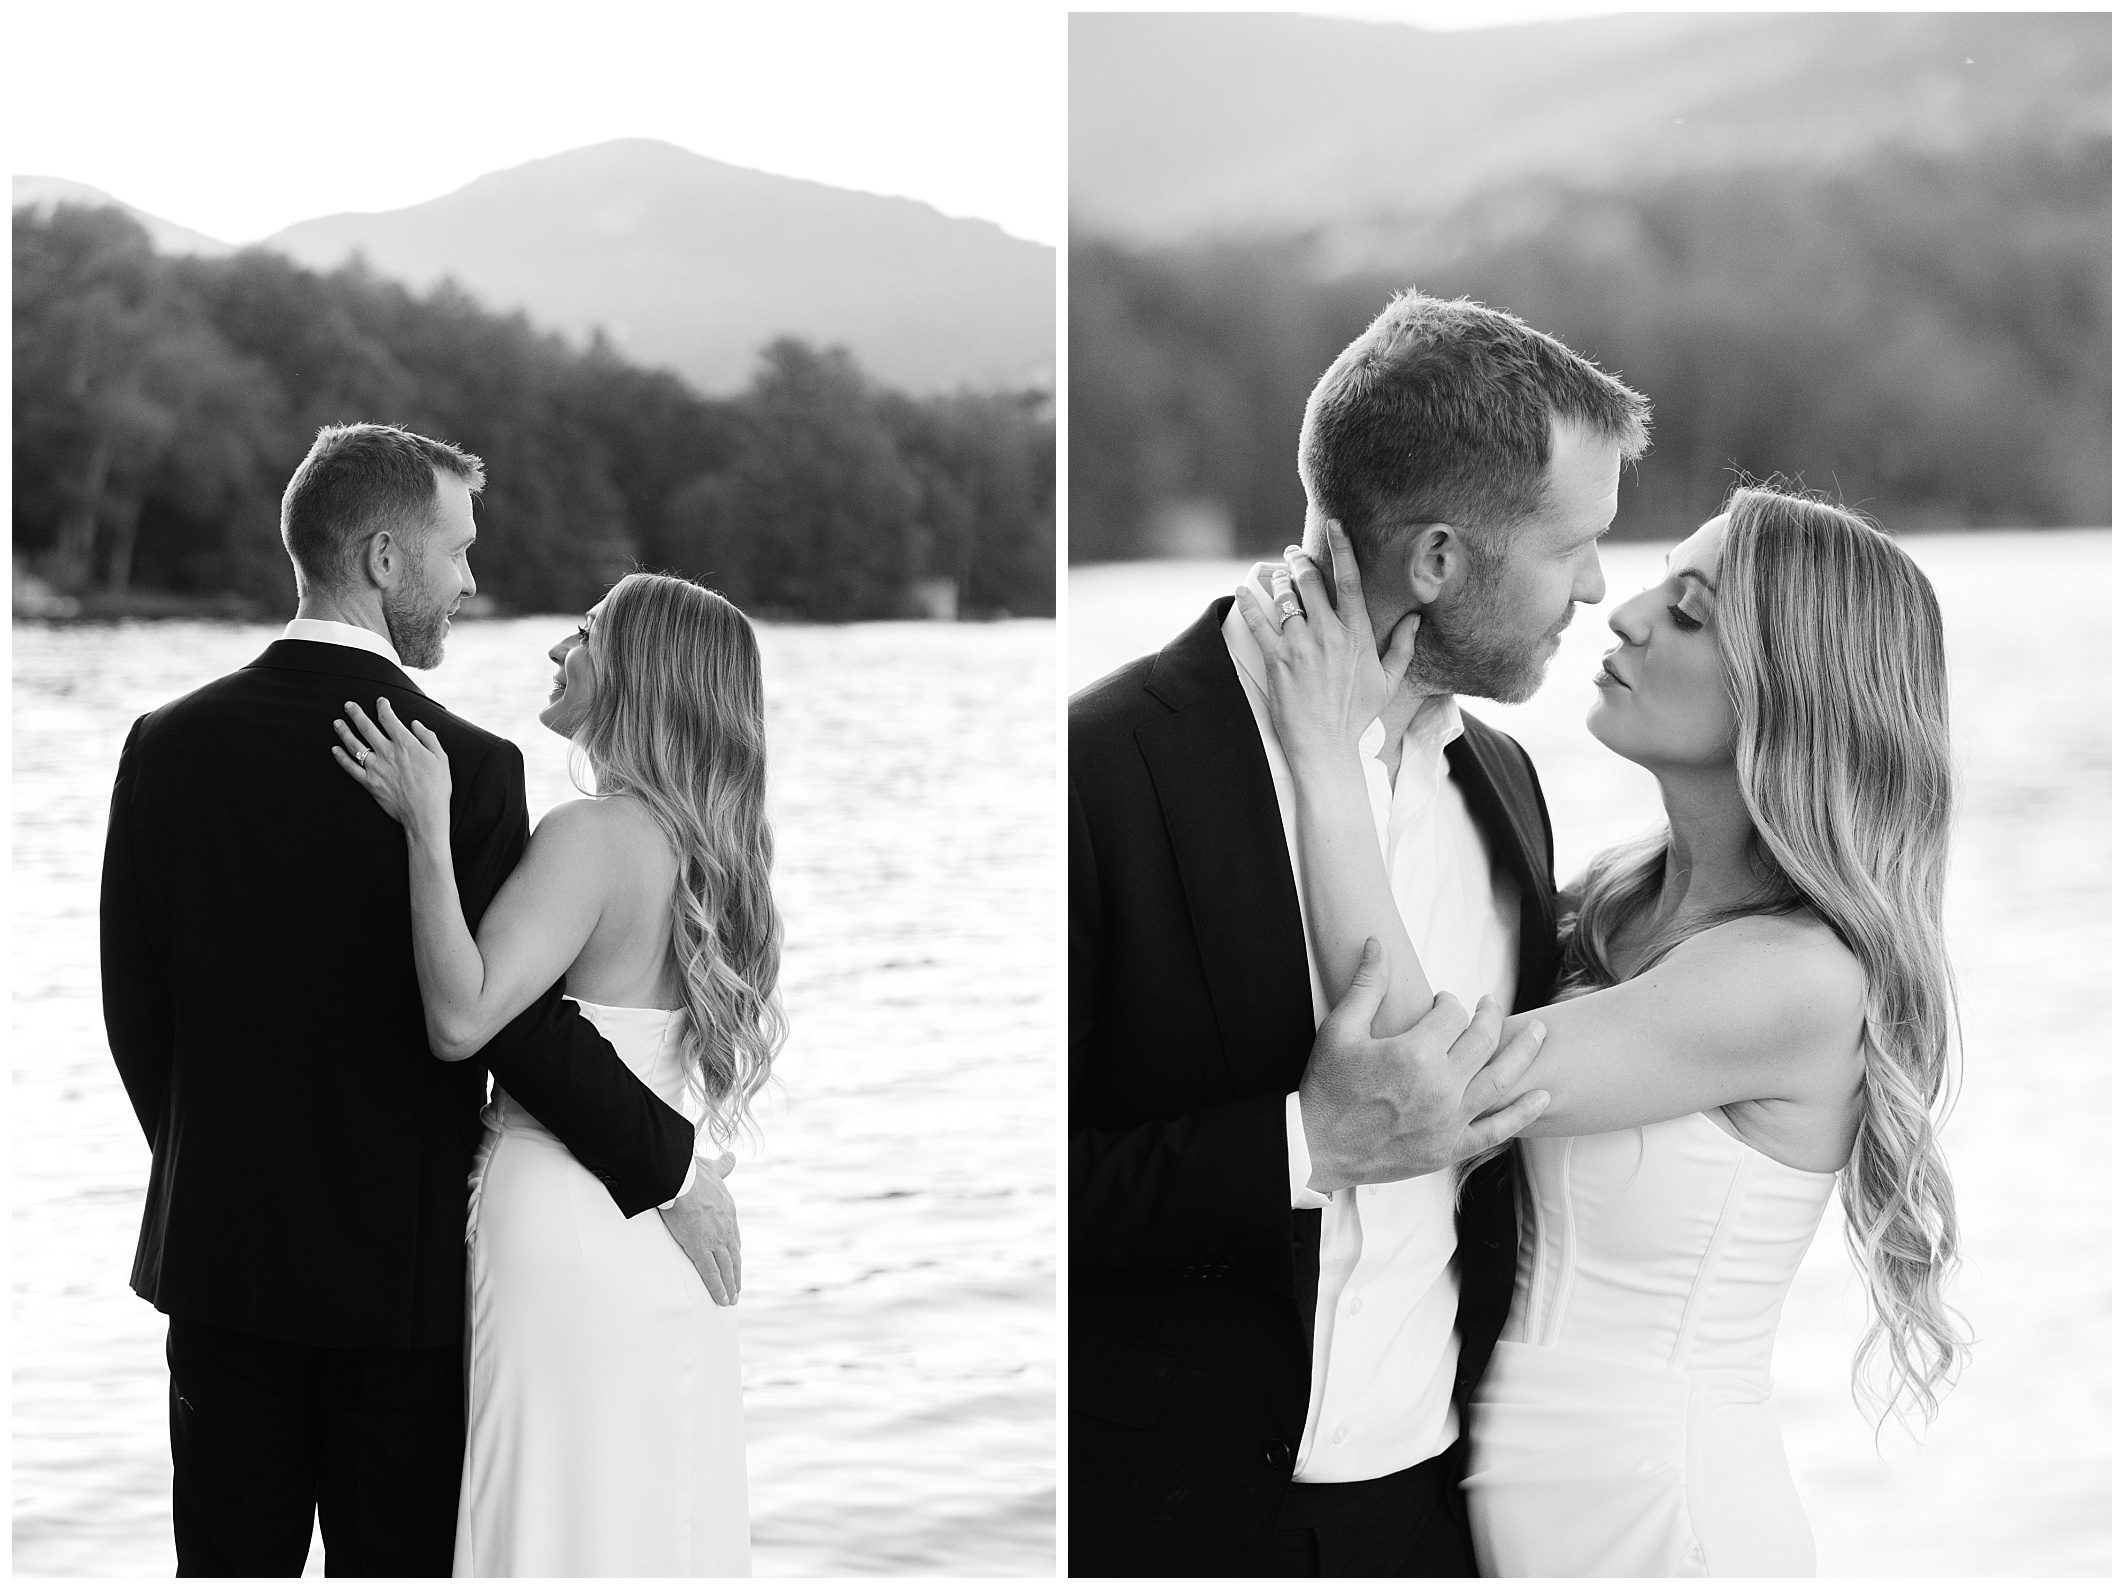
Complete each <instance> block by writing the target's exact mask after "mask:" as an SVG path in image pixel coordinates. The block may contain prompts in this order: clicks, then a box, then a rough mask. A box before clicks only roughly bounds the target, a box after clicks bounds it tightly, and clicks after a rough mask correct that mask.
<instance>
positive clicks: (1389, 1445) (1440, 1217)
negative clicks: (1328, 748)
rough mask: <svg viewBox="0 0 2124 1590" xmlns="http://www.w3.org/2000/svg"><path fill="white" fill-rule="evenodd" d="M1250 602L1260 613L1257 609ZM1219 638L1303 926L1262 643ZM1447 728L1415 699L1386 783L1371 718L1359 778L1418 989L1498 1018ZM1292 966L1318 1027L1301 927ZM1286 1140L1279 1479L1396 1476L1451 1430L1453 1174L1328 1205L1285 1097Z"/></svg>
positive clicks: (1287, 776) (1491, 896) (1322, 1007)
mask: <svg viewBox="0 0 2124 1590" xmlns="http://www.w3.org/2000/svg"><path fill="white" fill-rule="evenodd" d="M1262 606H1263V608H1264V610H1269V604H1268V603H1267V602H1266V601H1264V602H1263V604H1262ZM1224 640H1225V645H1226V647H1227V648H1228V649H1229V650H1230V652H1231V654H1232V661H1233V663H1234V664H1235V665H1236V666H1237V667H1238V670H1239V678H1240V683H1241V685H1242V686H1243V687H1244V689H1245V691H1246V698H1247V704H1248V705H1249V706H1251V707H1252V708H1253V711H1254V725H1255V727H1256V728H1257V729H1258V730H1259V731H1260V733H1261V748H1262V750H1263V751H1264V752H1266V753H1267V756H1268V764H1269V774H1270V777H1271V778H1272V779H1273V780H1274V781H1275V786H1276V805H1277V808H1278V809H1279V811H1280V812H1281V814H1282V817H1283V838H1284V844H1285V846H1286V847H1287V848H1288V850H1289V852H1290V861H1291V875H1292V877H1293V878H1295V879H1298V880H1299V881H1300V888H1299V891H1298V898H1299V912H1300V915H1301V917H1302V916H1303V915H1304V911H1305V890H1304V888H1303V874H1302V872H1301V871H1300V866H1299V859H1298V830H1297V805H1296V801H1295V798H1294V790H1293V785H1292V780H1291V771H1290V764H1289V763H1288V762H1287V761H1286V760H1285V758H1284V755H1283V747H1282V745H1281V744H1280V743H1279V742H1278V740H1277V738H1276V731H1275V728H1274V727H1273V725H1272V724H1271V723H1270V721H1269V715H1268V697H1267V694H1266V688H1265V685H1264V679H1265V670H1264V666H1263V659H1262V655H1261V648H1260V646H1259V645H1258V644H1257V643H1256V641H1255V640H1254V637H1253V634H1252V633H1251V632H1250V631H1249V630H1248V629H1247V627H1246V621H1245V619H1243V618H1242V617H1241V616H1240V614H1239V611H1238V609H1237V608H1236V607H1234V608H1233V610H1232V611H1231V613H1230V614H1229V615H1227V616H1226V618H1225V621H1224ZM1460 733H1461V722H1460V706H1459V703H1458V702H1456V701H1455V700H1454V699H1453V698H1452V697H1451V696H1434V697H1432V698H1430V699H1429V700H1427V701H1425V702H1424V704H1423V705H1422V707H1420V708H1419V709H1418V710H1417V713H1416V716H1415V719H1414V720H1413V721H1412V722H1411V723H1410V724H1409V727H1408V731H1407V733H1406V734H1405V736H1404V737H1403V739H1402V748H1401V766H1400V768H1399V770H1398V772H1397V773H1396V775H1395V776H1394V777H1393V778H1392V779H1389V778H1388V776H1387V770H1386V767H1385V764H1383V763H1382V762H1380V761H1379V759H1378V753H1379V749H1380V747H1381V745H1382V744H1383V743H1384V741H1385V735H1386V731H1385V730H1384V728H1383V727H1382V726H1381V725H1380V724H1379V723H1378V722H1376V721H1375V722H1374V723H1373V724H1372V726H1371V728H1370V729H1369V730H1368V731H1367V732H1366V733H1365V735H1364V737H1363V739H1362V740H1360V741H1359V750H1360V751H1361V752H1362V754H1363V756H1364V772H1365V784H1366V787H1367V790H1368V792H1369V793H1370V795H1371V798H1372V820H1373V823H1374V825H1375V828H1376V831H1377V834H1378V839H1379V847H1380V850H1381V852H1382V854H1383V855H1384V856H1385V858H1386V865H1387V875H1388V878H1389V881H1390V883H1391V885H1392V888H1393V893H1394V901H1395V904H1396V905H1397V906H1398V907H1399V908H1400V911H1401V920H1402V923H1403V925H1404V926H1405V927H1406V928H1407V929H1408V933H1409V938H1410V941H1411V942H1412V943H1413V944H1414V945H1415V947H1416V953H1417V955H1418V957H1419V958H1420V959H1421V960H1422V962H1423V968H1424V971H1425V972H1426V973H1427V974H1428V975H1429V977H1430V981H1431V986H1432V987H1433V988H1437V989H1441V990H1445V991H1448V992H1450V993H1452V994H1453V995H1454V997H1455V998H1457V999H1459V1000H1460V1002H1461V1003H1462V1004H1463V1005H1465V1006H1466V1007H1468V1008H1469V1009H1470V1010H1472V1009H1474V1006H1475V1001H1476V1000H1477V999H1478V998H1480V997H1481V996H1482V995H1484V994H1491V995H1494V996H1495V997H1496V999H1497V1000H1498V1001H1499V1003H1501V1004H1502V1005H1504V1007H1505V1008H1506V1009H1507V1010H1509V1009H1510V1008H1511V1000H1512V994H1513V991H1514V984H1515V983H1516V981H1517V970H1518V960H1519V885H1518V883H1517V881H1516V880H1514V879H1513V877H1512V875H1511V874H1510V873H1509V872H1508V871H1507V870H1506V869H1505V868H1504V867H1503V866H1501V865H1493V863H1492V860H1491V857H1490V853H1489V847H1488V845H1487V844H1485V842H1484V840H1483V837H1482V831H1481V830H1480V829H1479V828H1477V827H1476V826H1475V820H1474V818H1473V817H1472V816H1470V815H1469V812H1468V807H1467V802H1466V800H1465V799H1464V798H1463V797H1462V796H1461V793H1460V790H1459V787H1458V786H1457V785H1455V784H1454V783H1453V782H1452V780H1451V779H1450V778H1448V777H1447V776H1446V761H1445V748H1446V746H1447V745H1448V744H1449V743H1450V742H1451V741H1453V740H1454V739H1457V738H1458V737H1459V735H1460ZM1306 965H1307V969H1308V971H1309V972H1310V973H1311V977H1312V985H1313V1020H1314V1021H1315V1023H1318V1022H1320V1021H1322V1020H1324V1019H1325V1018H1326V1016H1327V1012H1328V1009H1329V1004H1330V1001H1329V1000H1328V998H1327V997H1326V993H1325V991H1324V990H1323V989H1322V987H1321V984H1320V968H1319V965H1318V963H1317V962H1316V961H1315V960H1314V957H1313V947H1312V935H1311V930H1310V927H1309V926H1308V929H1307V936H1306ZM1284 1131H1285V1138H1286V1150H1287V1153H1288V1156H1289V1162H1290V1178H1291V1207H1292V1208H1293V1209H1318V1210H1320V1211H1321V1212H1322V1213H1321V1217H1320V1294H1319V1301H1318V1305H1317V1307H1316V1308H1315V1311H1314V1315H1313V1383H1312V1395H1311V1398H1310V1400H1309V1402H1308V1404H1307V1410H1306V1420H1305V1434H1304V1436H1303V1437H1302V1438H1301V1439H1300V1441H1299V1444H1298V1462H1297V1467H1296V1469H1295V1471H1294V1473H1293V1475H1292V1478H1294V1479H1296V1480H1299V1481H1301V1482H1304V1481H1312V1482H1315V1483H1319V1482H1329V1481H1336V1482H1339V1481H1348V1480H1368V1479H1377V1478H1379V1477H1380V1476H1382V1475H1386V1474H1394V1473H1398V1472H1399V1471H1401V1470H1402V1469H1405V1468H1410V1467H1412V1466H1414V1465H1415V1464H1418V1463H1421V1462H1423V1461H1424V1460H1425V1459H1426V1458H1431V1457H1436V1456H1437V1455H1438V1454H1439V1453H1440V1452H1443V1451H1444V1450H1445V1449H1446V1448H1447V1447H1449V1446H1451V1445H1452V1444H1453V1438H1454V1436H1455V1435H1456V1434H1457V1433H1458V1421H1457V1419H1456V1416H1455V1414H1454V1412H1453V1404H1452V1392H1453V1372H1454V1369H1455V1367H1456V1365H1457V1364H1458V1362H1459V1358H1460V1341H1459V1336H1458V1334H1457V1333H1456V1332H1455V1330H1454V1328H1453V1316H1454V1314H1455V1312H1456V1310H1457V1308H1458V1306H1459V1302H1460V1282H1459V1277H1458V1274H1457V1271H1456V1269H1455V1266H1454V1263H1453V1250H1454V1232H1453V1174H1452V1172H1450V1171H1441V1172H1439V1173H1437V1174H1435V1175H1431V1176H1420V1177H1417V1178H1416V1179H1415V1180H1413V1181H1402V1182H1389V1183H1385V1184H1382V1185H1378V1186H1368V1187H1355V1188H1345V1189H1343V1190H1342V1191H1340V1192H1337V1193H1336V1194H1334V1195H1333V1197H1332V1198H1330V1197H1327V1196H1325V1195H1323V1194H1321V1193H1317V1192H1315V1191H1313V1189H1312V1188H1310V1187H1308V1186H1307V1185H1306V1183H1307V1182H1308V1181H1309V1180H1310V1179H1311V1178H1312V1173H1313V1164H1312V1156H1311V1154H1310V1153H1309V1152H1308V1151H1307V1148H1306V1142H1305V1126H1304V1122H1303V1120H1302V1118H1301V1116H1300V1112H1299V1106H1298V1095H1297V1094H1296V1093H1293V1094H1291V1095H1290V1096H1289V1097H1288V1098H1286V1099H1285V1101H1284Z"/></svg>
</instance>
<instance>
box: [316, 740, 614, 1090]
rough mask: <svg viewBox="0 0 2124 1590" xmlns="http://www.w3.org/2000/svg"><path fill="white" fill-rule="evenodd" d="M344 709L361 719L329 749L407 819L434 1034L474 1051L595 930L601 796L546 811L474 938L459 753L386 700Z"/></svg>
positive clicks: (418, 960)
mask: <svg viewBox="0 0 2124 1590" xmlns="http://www.w3.org/2000/svg"><path fill="white" fill-rule="evenodd" d="M346 709H347V715H348V717H349V718H351V719H352V720H353V724H354V727H353V728H352V729H350V728H349V727H348V725H347V724H346V723H345V722H344V721H341V722H336V723H335V725H334V727H335V728H336V729H337V730H338V732H339V736H340V739H341V741H342V742H343V745H344V747H345V748H344V749H342V748H341V747H340V746H334V747H333V750H332V754H333V756H334V758H336V759H337V761H338V762H339V765H340V766H341V767H342V768H343V769H344V770H345V771H346V772H347V774H348V776H349V777H351V778H353V779H354V780H355V781H356V782H357V783H359V784H360V785H361V786H362V788H364V789H365V790H367V791H368V792H369V794H370V795H372V796H373V797H375V799H376V802H377V804H378V805H380V806H381V807H383V809H384V810H385V811H386V812H388V813H390V815H391V816H393V817H395V818H397V819H398V821H399V822H400V823H401V824H403V825H404V826H405V830H406V869H407V882H408V884H409V886H410V889H411V894H412V909H413V963H414V968H415V970H416V971H417V973H418V974H419V977H420V996H421V1004H422V1007H423V1009H424V1010H425V1012H426V1015H427V1024H428V1046H429V1048H430V1049H432V1050H433V1051H434V1053H435V1055H436V1056H437V1058H439V1059H443V1060H464V1059H468V1058H470V1057H471V1056H472V1055H475V1054H477V1053H478V1052H479V1051H480V1050H481V1049H482V1048H484V1047H485V1046H486V1043H487V1040H488V1039H490V1038H492V1037H493V1036H494V1035H495V1034H496V1033H498V1032H500V1031H501V1029H502V1028H503V1027H504V1026H506V1025H507V1024H508V1023H509V1021H510V1020H511V1019H512V1018H513V1017H515V1016H516V1015H517V1014H518V1013H519V1012H521V1011H523V1010H524V1009H525V1008H527V1007H528V1006H529V1005H530V1004H531V1002H532V1001H533V1000H534V999H536V998H537V997H538V996H539V995H540V994H541V993H543V992H544V991H545V990H546V989H547V988H549V987H551V986H552V984H553V983H554V982H555V981H556V980H557V979H558V978H559V977H560V976H561V975H562V974H563V973H564V972H566V971H567V969H568V968H569V966H571V965H572V964H574V961H575V958H576V956H577V955H578V954H580V953H581V951H582V947H583V946H584V945H585V944H586V943H588V942H589V940H590V935H591V933H592V932H593V931H595V929H596V927H597V923H598V918H599V916H600V915H601V914H602V911H603V907H604V880H605V878H606V877H607V876H608V869H606V868H605V867H604V866H603V865H602V864H601V862H600V857H599V847H598V845H597V843H596V840H597V837H598V836H597V832H596V828H595V820H594V817H593V816H592V809H593V808H594V807H595V804H596V803H595V802H593V801H574V802H570V803H569V804H567V805H565V806H560V807H556V808H555V809H554V810H553V811H552V812H549V813H548V814H547V816H546V819H545V821H543V822H541V823H540V824H539V826H538V828H537V830H536V831H535V832H534V833H533V834H532V835H531V843H530V845H529V846H528V847H527V848H526V849H525V851H524V856H523V860H522V861H520V862H519V863H518V864H517V867H516V870H515V871H514V872H512V873H511V874H510V875H509V877H508V880H507V881H506V882H504V883H503V884H502V886H501V890H500V892H499V893H497V894H496V896H495V898H494V903H493V904H492V905H490V906H489V907H488V908H487V912H486V914H485V915H484V916H483V917H481V919H480V925H479V936H478V938H477V939H475V938H474V937H473V935H472V932H471V930H470V929H469V928H468V927H467V926H466V925H465V914H464V909H463V906H462V905H461V903H460V901H459V899H458V893H457V875H456V871H455V869H454V867H453V865H452V858H451V853H450V759H449V756H448V754H447V753H446V752H445V751H444V750H443V748H442V743H441V741H439V740H437V739H436V737H435V735H434V733H433V732H432V731H431V730H429V729H428V728H427V726H426V725H424V724H420V723H415V724H413V725H412V726H411V727H410V728H409V727H408V726H407V725H406V724H404V723H403V722H401V721H400V720H399V718H398V716H397V714H396V713H395V712H393V711H392V709H391V704H390V702H389V701H388V700H379V701H378V702H377V704H376V718H375V720H371V719H370V717H369V716H368V714H367V713H365V712H363V711H362V710H361V709H360V708H359V707H357V706H355V705H354V703H352V702H351V701H350V702H348V703H346ZM357 731H358V732H357ZM362 751H366V752H367V753H368V754H367V755H366V756H360V755H358V753H360V752H362Z"/></svg>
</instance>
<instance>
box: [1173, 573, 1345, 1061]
mask: <svg viewBox="0 0 2124 1590" xmlns="http://www.w3.org/2000/svg"><path fill="white" fill-rule="evenodd" d="M1229 605H1230V599H1229V598H1225V599H1224V600H1223V601H1220V602H1217V603H1215V604H1213V605H1212V606H1211V608H1210V609H1209V611H1208V612H1207V613H1205V614H1204V615H1203V617H1202V618H1201V619H1200V620H1198V621H1197V622H1196V623H1195V624H1194V625H1193V626H1191V627H1190V628H1189V629H1188V630H1187V631H1186V632H1185V633H1184V634H1182V635H1181V636H1180V637H1179V638H1178V639H1177V640H1175V641H1173V642H1172V644H1171V645H1169V646H1167V647H1166V648H1165V650H1164V651H1162V652H1160V653H1159V655H1158V661H1157V665H1156V667H1155V668H1153V670H1152V672H1151V675H1150V677H1149V678H1148V679H1147V680H1146V681H1145V688H1146V689H1147V690H1149V691H1150V692H1151V694H1153V695H1155V696H1157V697H1158V698H1159V699H1160V700H1162V701H1164V702H1165V703H1166V705H1167V706H1169V707H1171V708H1172V709H1173V710H1172V715H1171V716H1170V717H1168V718H1164V719H1161V720H1157V721H1154V722H1152V723H1149V724H1146V725H1144V726H1143V727H1142V728H1141V729H1139V730H1138V731H1137V735H1136V738H1137V744H1138V745H1139V747H1140V748H1141V750H1142V752H1143V758H1144V762H1145V765H1146V766H1147V767H1148V769H1149V771H1150V776H1151V783H1152V786H1153V787H1154V788H1155V790H1156V791H1157V797H1158V806H1159V810H1160V812H1161V814H1162V815H1163V817H1164V819H1165V828H1166V835H1167V838H1168V840H1169V841H1170V843H1171V845H1172V853H1173V858H1174V861H1175V864H1176V865H1177V867H1178V869H1179V873H1180V883H1181V889H1182V891H1183V893H1184V894H1185V895H1186V898H1187V909H1188V917H1189V921H1190V922H1191V924H1192V925H1193V927H1194V932H1195V942H1196V945H1197V946H1198V948H1199V950H1200V952H1201V956H1202V970H1203V975H1204V977H1205V979H1206V980H1207V981H1208V984H1209V990H1210V1002H1211V1008H1212V1009H1213V1010H1214V1012H1215V1014H1216V1019H1217V1033H1218V1038H1219V1043H1220V1048H1221V1049H1222V1051H1223V1053H1224V1056H1225V1061H1226V1064H1227V1066H1228V1067H1229V1068H1230V1075H1229V1081H1230V1085H1231V1088H1232V1096H1233V1097H1235V1098H1245V1097H1249V1096H1252V1095H1257V1094H1261V1093H1266V1092H1283V1091H1288V1090H1289V1089H1290V1088H1293V1087H1295V1086H1297V1083H1298V1077H1299V1075H1300V1072H1301V1071H1302V1070H1303V1067H1304V1061H1305V1052H1306V1051H1305V1048H1304V1047H1303V1046H1300V1047H1299V1048H1297V1049H1296V1050H1295V1052H1293V1051H1291V1050H1290V1048H1289V1046H1288V1045H1287V1044H1283V1043H1281V1042H1278V1041H1277V1035H1278V1034H1282V1033H1288V1032H1292V1031H1299V1032H1305V1033H1310V1032H1311V1030H1312V1024H1313V1003H1312V999H1313V996H1312V984H1311V980H1310V976H1309V974H1308V972H1307V969H1306V954H1305V933H1304V928H1303V926H1302V922H1301V918H1300V917H1299V914H1298V888H1297V884H1296V882H1295V880H1293V878H1292V876H1291V867H1290V852H1289V850H1288V848H1287V847H1286V845H1285V843H1284V837H1283V819H1282V816H1281V814H1280V813H1279V811H1278V809H1277V806H1276V786H1275V783H1274V781H1273V780H1272V779H1271V778H1270V776H1269V767H1268V758H1267V756H1266V755H1265V754H1264V753H1263V751H1262V749H1261V735H1260V731H1259V730H1258V729H1257V728H1256V727H1255V725H1254V714H1253V710H1252V709H1251V708H1250V707H1249V706H1248V705H1247V701H1246V694H1245V691H1244V690H1243V688H1242V687H1241V686H1240V683H1239V676H1238V671H1237V670H1236V668H1234V666H1233V664H1232V660H1231V655H1230V653H1229V652H1228V651H1227V649H1226V647H1225V644H1224V637H1223V635H1222V634H1221V633H1220V629H1219V626H1220V625H1221V623H1222V622H1223V616H1224V611H1225V609H1226V608H1227V607H1228V606H1229Z"/></svg>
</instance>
